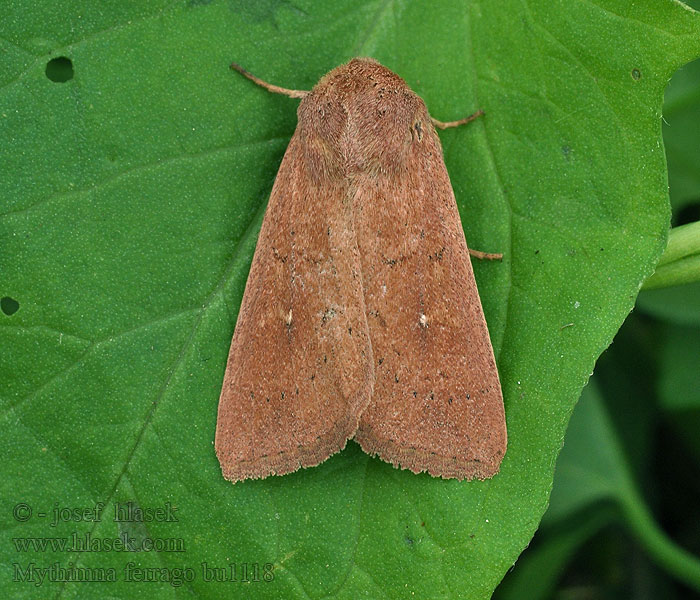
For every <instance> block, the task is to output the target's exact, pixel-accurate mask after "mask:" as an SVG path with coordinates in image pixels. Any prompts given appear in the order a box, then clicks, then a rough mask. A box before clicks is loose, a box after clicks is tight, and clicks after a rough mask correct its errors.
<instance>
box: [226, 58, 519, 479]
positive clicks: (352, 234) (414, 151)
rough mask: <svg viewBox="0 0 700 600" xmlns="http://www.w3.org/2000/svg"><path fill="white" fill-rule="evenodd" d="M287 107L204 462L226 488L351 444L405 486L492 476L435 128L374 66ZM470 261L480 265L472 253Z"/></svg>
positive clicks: (490, 422)
mask: <svg viewBox="0 0 700 600" xmlns="http://www.w3.org/2000/svg"><path fill="white" fill-rule="evenodd" d="M232 67H233V68H235V69H237V70H238V71H240V72H241V73H243V74H244V75H246V76H247V77H249V78H250V79H252V80H253V81H255V82H256V83H258V84H260V85H262V86H263V87H265V88H267V89H268V90H270V91H274V92H279V93H284V94H287V95H289V96H292V97H297V98H302V101H301V104H300V106H299V109H298V117H299V122H298V125H297V129H296V131H295V133H294V136H293V137H292V139H291V141H290V143H289V147H288V148H287V151H286V153H285V155H284V158H283V160H282V164H281V166H280V169H279V173H278V174H277V179H276V180H275V183H274V186H273V188H272V193H271V195H270V201H269V204H268V207H267V212H266V214H265V218H264V220H263V224H262V229H261V231H260V237H259V239H258V243H257V247H256V249H255V255H254V257H253V262H252V265H251V268H250V274H249V276H248V283H247V286H246V289H245V293H244V295H243V301H242V304H241V309H240V312H239V314H238V321H237V324H236V329H235V333H234V336H233V340H232V342H231V350H230V353H229V358H228V364H227V367H226V374H225V377H224V383H223V389H222V391H221V398H220V401H219V414H218V421H217V429H216V453H217V456H218V458H219V461H220V463H221V468H222V470H223V474H224V477H225V478H226V479H229V480H231V481H239V480H242V479H247V478H263V477H267V476H268V475H281V474H284V473H290V472H292V471H295V470H297V469H298V468H299V467H310V466H313V465H317V464H319V463H321V462H322V461H324V460H326V459H327V458H328V457H329V456H330V455H332V454H334V453H336V452H338V451H340V450H342V449H343V448H344V447H345V444H346V442H347V440H348V439H350V438H352V437H353V436H354V438H355V440H356V441H357V442H358V443H359V444H360V445H361V446H362V448H363V449H364V450H365V451H366V452H368V453H369V454H372V455H377V456H379V457H380V458H381V459H383V460H385V461H388V462H390V463H392V464H393V465H394V466H396V467H400V468H403V469H409V470H411V471H413V472H414V473H418V472H421V471H427V472H428V473H430V474H431V475H434V476H441V477H444V478H457V479H473V478H479V479H483V478H486V477H491V476H492V475H494V474H495V473H497V472H498V469H499V466H500V463H501V459H502V458H503V455H504V453H505V450H506V425H505V416H504V410H503V399H502V396H501V387H500V383H499V380H498V371H497V369H496V363H495V360H494V356H493V350H492V348H491V343H490V340H489V334H488V330H487V327H486V321H485V320H484V315H483V311H482V308H481V303H480V301H479V294H478V291H477V287H476V283H475V281H474V275H473V272H472V267H471V263H470V258H469V252H470V251H469V250H468V248H467V244H466V241H465V238H464V232H463V230H462V226H461V223H460V218H459V213H458V211H457V205H456V203H455V198H454V194H453V192H452V186H451V185H450V179H449V177H448V174H447V170H446V168H445V163H444V161H443V157H442V148H441V145H440V140H439V138H438V136H437V133H436V131H435V128H434V126H433V125H434V124H435V125H437V126H441V127H446V126H454V125H458V124H461V123H465V122H467V121H469V120H471V119H472V118H473V117H474V116H477V115H478V114H479V113H477V114H475V115H472V117H468V118H467V119H462V120H461V121H455V122H452V123H440V122H438V121H433V120H431V117H430V115H429V114H428V111H427V109H426V107H425V104H424V103H423V101H422V100H421V99H420V98H419V97H418V96H417V95H416V94H415V93H414V92H413V91H411V89H410V88H409V87H408V85H406V83H405V82H404V81H403V79H401V78H400V77H399V76H397V75H395V74H394V73H392V72H391V71H390V70H389V69H387V68H385V67H383V66H382V65H380V64H379V63H378V62H376V61H375V60H372V59H367V58H358V59H354V60H352V61H350V62H349V63H347V64H345V65H342V66H340V67H337V68H336V69H333V70H332V71H331V72H330V73H328V74H327V75H325V76H324V77H323V78H322V79H321V80H320V81H319V83H318V84H317V85H316V86H315V87H314V88H313V90H311V91H310V92H303V91H296V90H286V89H284V88H279V87H277V86H273V85H270V84H267V83H265V82H263V81H261V80H259V79H258V78H256V77H254V76H253V75H251V74H250V73H247V72H246V71H244V70H243V69H241V68H240V67H238V66H237V65H232ZM473 253H474V254H477V255H483V256H485V257H487V258H493V257H494V255H484V254H483V253H477V252H473Z"/></svg>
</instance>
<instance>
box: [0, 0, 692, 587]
mask: <svg viewBox="0 0 700 600" xmlns="http://www.w3.org/2000/svg"><path fill="white" fill-rule="evenodd" d="M0 48H2V49H3V58H4V60H3V62H2V66H1V67H0V85H2V88H1V89H0V140H1V143H0V165H1V167H0V168H1V169H2V192H1V193H2V209H1V212H2V216H1V217H0V239H1V240H2V245H3V246H2V252H1V253H0V274H1V275H0V277H1V279H0V296H2V297H4V298H5V300H4V301H3V302H1V303H0V308H1V309H2V310H3V312H4V314H0V317H2V319H1V320H0V324H1V325H2V328H1V329H0V343H2V347H3V350H4V351H3V352H2V353H0V369H1V370H0V373H2V375H1V376H0V386H1V387H0V394H1V401H2V405H3V435H2V449H3V453H4V457H5V460H4V463H3V477H2V483H1V484H0V485H1V486H2V487H1V488H0V489H1V494H0V499H1V501H2V507H1V508H2V524H3V531H4V532H5V533H4V536H3V538H4V540H3V543H2V545H1V546H0V552H1V553H2V561H1V562H2V571H0V573H1V577H2V587H3V589H8V590H10V591H11V594H12V595H13V597H27V598H34V597H36V598H45V597H47V596H60V597H91V598H92V597H114V598H131V597H136V596H138V595H140V594H143V593H149V594H150V595H151V596H157V597H171V596H173V595H196V596H198V597H206V598H209V597H212V598H214V597H222V598H223V597H226V598H231V597H241V598H251V597H256V598H257V597H260V598H268V597H269V598H280V597H284V598H297V597H300V598H304V597H314V598H315V597H321V596H326V597H331V598H357V597H370V598H382V597H387V598H400V597H419V598H485V597H488V596H489V595H490V594H491V591H492V590H493V588H494V587H495V586H496V584H497V583H498V582H499V580H500V579H501V577H502V576H503V574H504V573H505V571H506V570H507V569H508V567H509V566H510V565H511V564H512V563H513V562H514V561H515V559H516V558H517V556H518V554H519V552H520V551H521V550H522V549H523V547H525V545H526V544H527V543H528V541H529V539H530V537H531V536H532V534H533V532H534V531H535V529H536V527H537V524H538V522H539V519H540V517H541V515H542V513H543V511H544V510H545V508H546V505H547V498H548V494H549V490H550V487H551V483H552V473H553V468H554V462H555V459H556V456H557V453H558V450H559V448H560V447H561V444H562V439H563V435H564V430H565V428H566V423H567V420H568V417H569V414H570V413H571V410H572V407H573V404H574V402H575V400H576V398H577V397H578V395H579V393H580V390H581V388H582V386H583V384H584V383H585V382H586V380H587V378H588V375H589V373H590V372H591V370H592V368H593V365H594V363H595V360H596V358H597V357H598V355H599V354H600V352H601V351H602V350H603V349H604V348H605V347H606V346H607V345H608V344H609V343H610V340H611V339H612V336H613V335H614V333H615V331H616V330H617V328H618V327H619V325H620V323H621V322H622V320H623V319H624V317H625V315H626V314H627V313H628V312H629V310H630V309H631V307H632V305H633V303H634V299H635V297H636V294H637V291H638V289H639V285H640V284H641V281H642V280H643V279H644V278H645V277H646V276H647V275H649V274H650V273H651V272H652V271H653V267H654V263H655V261H656V259H657V258H658V256H659V254H660V253H661V251H662V250H663V247H664V244H665V236H666V229H667V226H668V206H667V204H668V201H667V191H666V174H665V160H664V154H663V148H662V144H661V137H660V107H661V100H662V95H663V88H664V85H665V83H666V81H667V80H668V78H669V77H670V75H671V73H672V72H673V71H674V70H675V69H677V68H678V67H679V66H680V65H682V64H683V63H685V62H687V61H689V60H690V59H692V58H694V57H696V56H698V55H700V19H698V17H697V15H696V14H694V13H692V12H691V11H690V10H688V9H686V8H685V7H684V6H683V5H682V4H680V3H676V2H672V1H670V0H669V1H660V0H648V1H646V2H638V3H634V4H631V3H628V2H623V1H616V0H597V1H593V0H585V1H578V0H577V1H575V2H561V1H560V2H551V1H549V2H545V1H544V0H530V1H529V2H515V1H512V2H499V3H495V2H488V1H486V0H482V1H473V2H467V1H462V2H448V1H447V0H444V1H441V2H430V3H427V2H418V1H415V2H409V1H406V0H404V1H401V0H394V1H393V2H392V1H389V0H381V1H376V2H359V1H351V0H346V1H344V2H334V3H333V5H332V8H331V7H327V8H324V9H321V8H318V6H316V3H312V2H305V3H302V2H299V1H297V2H291V1H285V2H283V1H279V2H274V1H272V0H265V1H260V2H254V3H253V2H250V3H247V2H242V1H240V0H230V1H229V2H223V1H222V2H206V1H203V2H195V1H184V0H182V1H175V2H158V3H157V2H150V3H139V2H124V1H120V2H116V1H112V2H100V3H92V2H79V1H77V0H76V1H74V2H69V1H67V0H66V1H64V2H59V3H58V4H57V3H48V2H36V3H33V4H27V5H25V4H24V3H20V2H12V3H10V4H9V5H6V6H3V19H2V21H1V22H0ZM353 55H371V56H374V57H375V58H377V59H379V60H380V61H381V62H383V63H384V64H386V65H387V66H389V67H390V68H392V69H393V70H395V71H396V72H398V73H399V74H400V75H402V76H403V77H404V78H406V80H407V81H408V82H409V84H410V85H411V86H412V87H413V88H414V89H415V90H416V91H417V92H418V93H419V94H421V95H422V96H423V98H424V99H425V100H426V102H427V104H428V106H429V107H430V110H431V112H432V114H433V115H434V116H435V117H437V118H440V119H443V120H450V119H454V118H459V117H461V116H464V115H466V114H469V113H471V112H472V111H473V110H474V109H476V108H482V109H484V110H485V111H486V117H485V118H484V119H481V120H480V121H479V122H477V123H474V124H472V125H471V126H469V127H466V128H462V129H459V130H452V131H447V132H445V133H444V134H442V139H443V145H444V149H445V158H446V162H447V167H448V170H449V172H450V175H451V178H452V182H453V185H454V188H455V193H456V196H457V200H458V204H459V207H460V211H461V213H462V218H463V224H464V227H465V231H466V234H467V239H468V241H469V242H470V245H471V246H473V247H475V248H481V249H486V250H494V251H502V252H504V253H505V255H506V256H505V260H504V262H503V263H502V264H501V263H488V264H477V265H475V269H476V274H477V281H478V284H479V288H480V291H481V295H482V299H483V302H484V308H485V311H486V315H487V320H488V322H489V328H490V331H491V335H492V339H493V343H494V348H495V351H496V353H497V357H498V363H499V370H500V375H501V380H502V384H503V390H504V395H505V403H506V412H507V419H508V428H509V448H508V453H507V455H506V458H505V460H504V462H503V465H502V469H501V473H500V474H499V475H497V476H496V477H495V478H493V479H492V480H490V481H485V482H478V481H476V482H456V481H442V480H436V479H432V478H430V477H429V476H427V475H419V476H416V475H413V474H411V473H409V472H404V471H397V470H395V469H393V468H392V467H391V466H389V465H386V464H384V463H382V462H380V461H378V460H375V459H369V458H368V457H367V456H365V455H364V454H363V453H362V452H361V451H360V450H359V448H358V447H357V446H356V445H355V444H354V443H350V444H349V447H348V449H347V450H345V451H344V452H342V453H341V454H339V455H337V456H335V457H333V458H332V459H330V460H328V461H327V462H326V463H324V464H323V465H321V466H319V467H317V468H314V469H308V470H304V471H301V472H298V473H295V474H293V475H288V476H285V477H272V478H269V479H266V480H263V481H247V482H243V483H239V484H236V485H231V484H230V483H228V482H226V481H224V480H223V478H222V477H221V475H220V471H219V467H218V464H217V461H216V458H215V456H214V452H213V446H212V442H213V436H214V427H215V419H216V406H217V399H218V392H219V388H220V385H221V380H222V376H223V369H224V364H225V359H226V354H227V351H228V345H229V341H230V337H231V333H232V331H233V326H234V323H235V318H236V314H237V309H238V305H239V302H240V298H241V295H242V292H243V288H244V285H245V279H246V274H247V270H248V266H249V264H250V259H251V256H252V251H253V248H254V244H255V238H256V234H257V230H258V228H259V225H260V222H261V219H262V214H263V211H264V206H265V202H266V199H267V196H268V194H269V191H270V187H271V185H272V181H273V179H274V174H275V171H276V168H277V166H278V165H279V161H280V159H281V156H282V153H283V151H284V148H285V145H286V143H287V141H288V140H289V137H290V135H291V133H292V131H293V129H294V125H295V104H294V102H293V101H291V100H289V99H287V98H283V97H277V96H271V95H269V94H267V93H266V92H264V91H263V90H261V89H259V88H256V87H255V86H253V85H252V84H251V83H250V82H248V81H246V80H244V79H243V78H241V77H240V76H238V75H236V74H234V73H230V72H229V71H228V69H227V65H228V62H230V60H236V61H237V62H240V63H243V64H244V65H245V66H246V67H247V68H248V69H250V70H251V71H253V72H255V73H256V74H258V75H260V76H262V77H264V78H266V79H268V80H270V81H273V82H275V83H278V84H280V85H284V86H287V87H296V88H309V87H310V86H311V85H313V83H314V82H315V81H316V80H318V78H319V77H320V76H321V75H322V74H323V73H324V72H326V71H328V70H329V69H331V68H332V67H334V66H336V65H338V64H339V63H341V62H343V61H345V60H347V59H349V58H350V57H352V56H353ZM56 57H65V58H66V59H68V60H63V61H59V62H58V63H51V64H50V65H49V66H48V72H47V63H49V62H50V61H51V59H52V58H56ZM69 61H70V62H69ZM71 68H72V72H71ZM47 75H48V76H47ZM61 79H67V80H66V81H64V82H61V81H60V80H61ZM55 80H58V81H55ZM99 502H102V503H104V504H105V505H106V507H107V508H106V509H105V511H106V512H105V514H104V515H103V518H102V519H101V520H100V521H97V522H96V521H89V520H82V521H78V522H70V523H62V524H59V525H58V526H57V527H51V526H50V524H49V522H48V520H50V516H51V510H52V509H53V508H54V507H59V508H60V507H86V508H87V507H90V506H94V505H95V504H96V503H99ZM125 502H131V503H133V504H132V506H137V507H142V508H155V507H159V506H164V505H165V504H166V503H168V502H169V503H171V505H172V506H174V507H176V509H177V510H176V511H175V514H176V515H177V519H178V520H177V522H173V521H166V522H162V521H150V522H147V523H145V524H138V523H137V524H134V523H123V522H121V523H116V522H114V521H113V520H112V518H110V517H109V514H110V513H111V512H113V510H114V507H115V505H116V504H117V503H125ZM20 503H26V505H27V506H28V507H30V508H31V509H32V510H33V512H32V514H31V517H30V518H29V519H28V520H26V521H23V520H18V519H21V518H23V517H22V514H27V513H22V512H21V510H20V512H19V513H15V514H16V516H15V517H13V507H16V506H18V505H20ZM22 510H23V509H22ZM41 511H45V512H47V513H49V514H48V516H47V517H46V518H42V517H40V516H38V514H39V513H40V512H41ZM72 532H77V533H78V534H80V535H85V534H86V533H89V534H90V535H91V536H93V537H95V538H97V537H103V538H114V537H117V536H120V535H121V536H129V539H133V540H137V541H139V540H141V541H143V540H144V539H147V538H148V537H149V536H150V537H152V538H171V539H174V540H175V541H176V542H177V540H182V544H183V545H184V547H183V548H179V549H182V550H184V552H174V551H167V550H164V551H161V552H148V551H145V550H144V551H141V552H138V553H133V552H92V553H84V552H83V553H81V552H76V551H67V550H66V549H63V550H62V549H60V548H55V549H53V550H51V551H49V550H43V551H42V550H36V551H33V552H20V551H19V550H18V546H17V543H21V542H12V541H11V540H12V539H13V538H16V539H23V538H26V537H29V536H35V537H46V536H69V535H70V534H71V533H72ZM172 549H173V548H170V550H172ZM30 563H34V564H35V565H36V567H40V568H43V567H49V566H51V565H52V564H54V563H56V564H57V565H61V566H63V567H69V566H71V565H73V566H79V567H83V568H84V567H91V568H109V567H112V568H114V569H115V578H116V579H117V581H116V582H114V583H112V582H105V583H100V582H93V583H72V582H68V583H66V582H54V583H52V582H47V581H45V582H44V583H43V584H42V585H34V584H33V583H29V582H21V581H12V579H13V578H15V579H16V578H17V576H18V569H26V568H27V567H28V565H29V564H30ZM128 563H133V568H137V567H138V568H156V569H169V571H158V574H159V575H160V576H161V577H168V576H169V577H171V578H175V579H174V581H172V582H171V583H153V582H148V583H143V582H139V581H134V580H133V577H132V579H131V580H129V581H125V577H126V572H125V569H127V568H128ZM203 563H206V567H208V568H211V567H219V568H222V569H223V568H226V567H229V568H230V566H231V565H236V566H237V577H238V581H236V582H226V583H224V582H217V581H207V580H206V578H205V574H206V573H210V572H208V571H206V569H204V565H203ZM268 563H269V564H271V565H273V566H274V571H273V580H272V581H265V580H264V577H263V571H264V570H265V567H264V565H266V564H268ZM15 565H18V566H15ZM255 565H258V572H259V576H257V579H260V581H250V582H244V581H241V579H242V578H243V574H242V573H243V569H244V568H245V569H247V572H248V577H247V578H248V579H249V580H253V579H256V575H255V573H256V569H255ZM181 567H189V568H191V569H192V570H193V580H192V581H186V582H179V581H178V580H177V578H176V576H177V573H174V572H173V569H176V568H181ZM23 572H26V571H23ZM49 575H50V574H49ZM177 583H182V585H181V586H177V585H176V584H177ZM178 591H179V592H180V593H178Z"/></svg>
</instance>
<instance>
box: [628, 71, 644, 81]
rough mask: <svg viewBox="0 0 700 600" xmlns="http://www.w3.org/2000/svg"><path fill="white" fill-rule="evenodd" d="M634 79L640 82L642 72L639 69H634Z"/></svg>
mask: <svg viewBox="0 0 700 600" xmlns="http://www.w3.org/2000/svg"><path fill="white" fill-rule="evenodd" d="M630 74H631V75H632V79H634V80H635V81H639V80H640V79H641V78H642V72H641V71H640V70H639V69H632V73H630Z"/></svg>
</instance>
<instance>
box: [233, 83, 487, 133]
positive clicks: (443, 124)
mask: <svg viewBox="0 0 700 600" xmlns="http://www.w3.org/2000/svg"><path fill="white" fill-rule="evenodd" d="M243 74H244V75H246V76H250V74H248V73H245V72H243ZM484 114H485V113H484V111H483V110H481V109H479V110H477V111H476V112H475V113H474V114H472V115H469V116H468V117H464V118H463V119H459V120H458V121H438V120H437V119H433V117H430V119H431V120H432V122H433V125H435V127H437V128H439V129H447V128H449V127H459V126H460V125H466V124H467V123H471V122H472V121H473V120H474V119H478V118H479V117H482V116H483V115H484Z"/></svg>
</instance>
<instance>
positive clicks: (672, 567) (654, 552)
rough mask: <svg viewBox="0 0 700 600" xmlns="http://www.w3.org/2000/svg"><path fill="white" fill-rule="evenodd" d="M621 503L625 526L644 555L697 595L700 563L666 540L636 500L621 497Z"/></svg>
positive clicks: (643, 507)
mask: <svg viewBox="0 0 700 600" xmlns="http://www.w3.org/2000/svg"><path fill="white" fill-rule="evenodd" d="M620 500H621V503H622V510H623V512H624V513H625V516H626V517H627V523H628V524H629V526H630V528H631V529H632V531H633V532H634V534H635V535H636V536H637V538H638V539H639V541H640V542H641V543H642V545H643V546H644V547H645V548H646V550H647V552H649V554H650V555H651V556H652V557H654V559H655V560H656V562H657V563H658V564H659V565H660V566H661V567H663V568H664V569H666V571H668V572H669V573H670V574H671V575H673V576H675V577H677V578H678V579H680V580H681V581H683V582H684V583H685V584H686V585H687V586H689V587H691V588H693V589H696V590H698V591H700V559H699V558H698V557H697V556H694V555H693V554H691V553H690V552H688V551H686V550H684V549H683V548H681V547H679V546H677V545H676V544H675V543H674V542H673V541H672V540H671V539H669V537H668V536H667V535H666V534H665V533H664V532H663V531H662V530H661V529H660V528H659V526H658V524H657V523H656V521H655V520H654V519H653V517H652V516H651V514H649V511H648V509H647V507H646V506H645V505H644V504H643V503H642V502H641V501H640V500H639V499H638V498H634V497H631V496H630V495H628V494H622V497H621V498H620Z"/></svg>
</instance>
